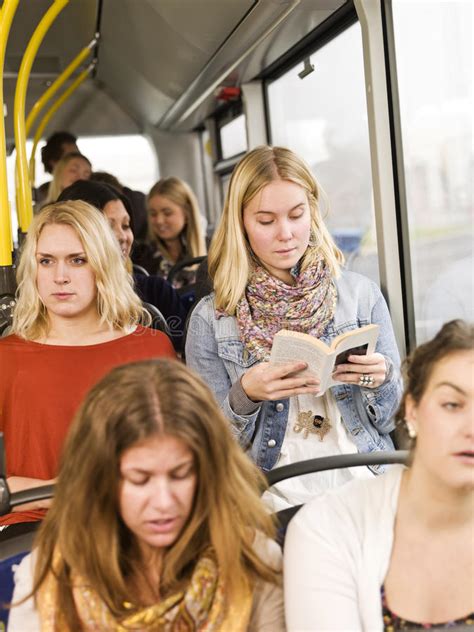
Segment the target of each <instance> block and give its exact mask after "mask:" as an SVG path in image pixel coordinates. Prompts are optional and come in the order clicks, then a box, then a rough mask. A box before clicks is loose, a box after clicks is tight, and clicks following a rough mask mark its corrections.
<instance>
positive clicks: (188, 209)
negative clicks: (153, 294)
mask: <svg viewBox="0 0 474 632" xmlns="http://www.w3.org/2000/svg"><path fill="white" fill-rule="evenodd" d="M155 195H162V196H163V197H166V198H168V199H169V200H171V201H172V202H174V203H175V204H177V205H178V206H179V207H180V208H182V209H183V212H184V216H185V218H186V223H185V226H184V228H183V231H182V233H181V237H182V238H183V240H184V246H185V249H186V256H187V257H201V256H202V255H205V254H206V242H205V240H204V233H203V229H202V217H201V213H200V211H199V205H198V201H197V199H196V196H195V195H194V193H193V192H192V190H191V188H190V187H189V186H188V185H187V184H186V182H183V180H180V179H179V178H174V177H173V178H164V179H162V180H159V181H158V182H157V183H156V184H154V185H153V186H152V188H151V190H150V193H149V194H148V197H147V201H148V203H150V200H151V199H152V198H153V197H155ZM148 217H149V215H148ZM148 236H149V239H150V240H151V241H152V242H154V243H156V245H157V248H158V250H159V251H160V252H161V254H162V255H163V256H164V257H165V258H166V259H169V257H170V254H169V252H168V249H167V247H166V244H165V242H164V241H163V240H162V239H160V238H159V237H158V235H156V233H154V232H153V229H152V227H151V223H150V220H148Z"/></svg>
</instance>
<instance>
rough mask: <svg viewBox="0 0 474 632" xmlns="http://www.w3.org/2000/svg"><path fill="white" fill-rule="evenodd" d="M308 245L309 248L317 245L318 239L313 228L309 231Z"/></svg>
mask: <svg viewBox="0 0 474 632" xmlns="http://www.w3.org/2000/svg"><path fill="white" fill-rule="evenodd" d="M308 246H311V248H317V247H318V246H319V243H318V239H317V237H316V234H315V233H314V231H313V230H311V231H310V233H309V241H308Z"/></svg>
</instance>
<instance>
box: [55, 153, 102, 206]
mask: <svg viewBox="0 0 474 632" xmlns="http://www.w3.org/2000/svg"><path fill="white" fill-rule="evenodd" d="M91 173H92V165H91V163H90V161H89V160H88V159H87V158H86V157H85V156H83V155H82V154H80V153H79V152H73V153H71V154H66V155H65V156H63V158H61V159H60V160H58V162H57V163H56V165H55V166H54V169H53V179H52V181H51V183H50V185H49V190H48V197H47V199H46V202H45V204H51V203H52V202H56V201H57V199H58V197H59V194H60V193H61V191H63V190H64V189H65V188H66V187H68V186H70V185H71V184H73V183H74V182H76V181H77V180H88V179H89V178H90V177H91ZM43 206H44V205H43Z"/></svg>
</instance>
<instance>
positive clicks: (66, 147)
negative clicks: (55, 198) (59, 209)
mask: <svg viewBox="0 0 474 632" xmlns="http://www.w3.org/2000/svg"><path fill="white" fill-rule="evenodd" d="M77 152H79V148H78V146H77V138H76V137H75V136H74V134H71V133H70V132H54V134H51V136H50V137H49V138H48V140H47V141H46V144H45V145H43V147H42V148H41V162H42V163H43V167H44V170H45V172H46V173H51V174H52V173H53V169H54V167H55V165H56V163H57V162H58V161H59V160H61V158H62V157H63V156H65V155H66V154H72V153H77ZM50 184H51V182H44V183H43V184H42V185H41V186H39V187H38V188H37V189H36V191H35V203H36V204H38V205H39V206H41V204H42V203H43V202H44V201H45V200H46V198H47V197H48V190H49V185H50Z"/></svg>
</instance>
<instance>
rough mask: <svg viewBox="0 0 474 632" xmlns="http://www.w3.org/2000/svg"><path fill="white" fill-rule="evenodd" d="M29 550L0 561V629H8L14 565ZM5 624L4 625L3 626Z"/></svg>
mask: <svg viewBox="0 0 474 632" xmlns="http://www.w3.org/2000/svg"><path fill="white" fill-rule="evenodd" d="M28 553H29V551H22V552H21V553H17V554H16V555H13V556H11V557H8V558H6V559H4V560H2V561H0V630H6V629H7V624H8V616H9V614H10V609H9V608H8V604H9V603H10V602H11V600H12V596H13V586H14V582H13V573H14V567H15V566H16V565H17V564H19V563H20V562H21V560H22V559H23V558H24V557H25V555H28ZM2 626H3V627H2Z"/></svg>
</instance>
